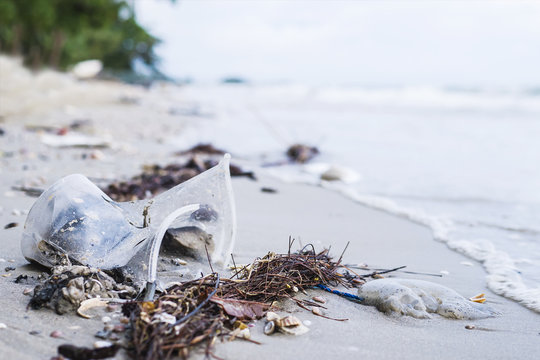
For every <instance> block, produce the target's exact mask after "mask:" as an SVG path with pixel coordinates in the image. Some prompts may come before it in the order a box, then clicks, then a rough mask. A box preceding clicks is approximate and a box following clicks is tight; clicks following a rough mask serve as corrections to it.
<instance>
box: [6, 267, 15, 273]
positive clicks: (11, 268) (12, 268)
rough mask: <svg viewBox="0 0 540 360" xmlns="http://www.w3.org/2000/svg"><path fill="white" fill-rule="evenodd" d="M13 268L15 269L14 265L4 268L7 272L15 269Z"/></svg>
mask: <svg viewBox="0 0 540 360" xmlns="http://www.w3.org/2000/svg"><path fill="white" fill-rule="evenodd" d="M13 270H15V267H13V266H7V267H6V268H5V269H4V271H6V272H9V271H13Z"/></svg>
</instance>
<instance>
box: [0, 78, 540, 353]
mask: <svg viewBox="0 0 540 360" xmlns="http://www.w3.org/2000/svg"><path fill="white" fill-rule="evenodd" d="M112 87H113V90H114V86H112ZM112 93H115V92H114V91H113V92H112ZM134 93H136V94H138V95H137V96H141V97H144V96H145V93H144V91H140V90H134ZM3 94H4V95H5V93H3ZM116 94H117V95H118V94H119V93H118V92H117V93H116ZM0 95H2V94H0ZM4 95H2V96H4ZM111 96H112V95H111ZM115 96H116V95H115ZM4 99H5V97H4ZM0 100H1V99H0ZM113 100H114V99H113ZM59 101H60V103H61V102H62V100H59ZM77 111H78V113H79V114H82V115H84V116H85V117H87V118H90V119H91V120H92V124H93V125H92V131H93V135H95V136H101V137H107V136H109V137H108V139H109V141H110V142H111V144H113V146H112V148H105V149H101V150H99V152H98V151H97V150H92V149H73V148H65V149H58V148H53V147H49V146H46V145H44V144H43V143H42V142H41V137H40V136H42V135H40V134H39V133H35V132H29V131H27V130H25V129H24V124H36V123H42V120H43V119H47V123H48V124H52V125H67V124H69V122H70V121H72V120H73V116H72V115H70V114H69V112H68V113H66V111H64V110H59V109H58V108H52V109H47V110H43V109H41V110H40V111H39V113H37V112H34V111H27V110H25V111H24V112H20V111H19V112H18V113H17V114H16V115H13V114H11V115H9V116H4V118H3V120H4V122H3V123H1V122H0V128H2V129H3V130H4V131H5V134H4V135H3V136H0V149H1V157H0V208H1V209H0V225H1V227H0V234H1V236H0V242H1V250H0V259H1V260H0V274H1V275H2V276H1V277H0V294H1V296H0V308H1V309H2V310H1V311H0V323H2V324H5V328H2V329H0V358H2V359H36V358H37V359H49V358H51V357H52V356H54V355H56V348H57V346H58V345H60V344H63V343H73V344H77V345H81V346H82V345H84V346H92V344H93V343H94V342H95V341H96V340H98V339H96V338H95V337H94V334H95V333H96V332H97V331H98V330H101V329H102V328H103V323H102V321H101V319H100V318H93V319H83V318H81V317H78V316H76V315H63V316H59V315H57V314H55V313H54V312H52V311H50V310H47V309H43V310H39V311H34V310H27V308H26V307H27V304H28V301H29V297H28V296H25V295H23V291H24V289H27V288H32V287H33V286H32V284H30V283H29V284H25V283H24V282H23V283H21V284H16V283H14V282H13V280H14V279H15V278H16V277H17V276H18V275H20V274H27V275H29V277H31V276H34V277H36V276H37V275H38V274H40V273H41V272H42V271H45V269H43V268H38V267H36V266H33V265H29V264H28V262H27V261H26V260H25V259H24V258H23V257H22V254H21V252H20V239H21V233H22V229H23V224H24V221H25V213H26V212H27V211H28V210H29V209H30V207H31V205H32V203H33V201H34V198H32V197H29V196H26V195H25V194H24V193H21V192H18V191H13V190H12V189H11V187H12V186H19V185H23V184H24V185H27V186H34V187H40V188H44V187H46V186H47V185H49V184H51V183H52V182H54V180H56V179H58V178H60V177H61V176H63V175H67V174H70V173H76V172H78V173H83V174H85V175H87V176H89V177H91V178H93V179H97V180H99V179H104V178H105V179H113V178H120V177H127V176H130V175H133V174H135V173H137V172H138V171H139V169H140V166H141V165H142V164H145V163H155V162H158V163H167V162H169V161H172V160H173V159H174V157H173V156H172V155H171V154H172V151H171V150H172V149H171V148H170V147H167V146H165V145H163V138H164V137H166V136H167V135H171V134H174V133H177V132H179V131H182V127H183V122H185V121H190V119H189V118H188V117H185V116H184V117H182V118H179V117H174V116H173V115H171V114H168V113H166V112H153V111H152V109H150V108H148V107H147V105H144V104H142V105H141V104H139V105H137V104H131V105H126V104H125V103H120V102H119V101H118V100H117V98H116V101H108V102H102V101H101V100H100V101H95V102H93V103H90V104H82V105H81V104H79V105H78V110H77ZM149 119H151V121H150V120H149ZM196 120H197V119H191V121H196ZM135 125H136V126H135ZM181 147H182V146H181V144H178V148H181ZM83 157H85V158H83ZM233 186H234V191H235V197H236V205H237V217H238V236H237V245H236V247H235V256H236V261H237V262H249V261H251V260H253V258H255V257H257V256H262V255H264V254H265V253H266V252H268V251H275V252H285V251H286V250H287V244H288V237H289V236H292V237H293V238H295V239H296V241H297V243H302V244H307V243H312V244H313V245H314V246H315V247H316V248H318V249H322V248H323V247H328V246H331V248H332V253H333V254H334V255H335V256H339V254H340V253H341V251H342V249H343V248H344V247H345V245H346V243H347V242H349V241H350V245H349V248H348V249H347V252H346V253H345V257H344V260H345V262H346V263H355V264H357V263H366V264H368V265H370V266H373V267H381V268H392V267H397V266H401V265H407V270H411V271H417V272H429V273H435V274H438V273H440V272H441V271H444V272H445V273H447V275H444V276H443V277H430V276H423V275H407V274H403V273H398V274H395V275H399V276H401V277H408V278H417V279H422V280H429V281H433V282H436V283H439V284H442V285H445V286H448V287H451V288H453V289H455V290H456V291H458V292H459V293H460V294H462V295H464V296H466V297H470V296H473V295H476V294H477V293H481V292H483V293H486V297H487V299H488V302H489V303H490V304H491V306H492V307H493V308H495V309H496V310H497V311H499V312H500V313H501V315H500V316H498V317H495V318H489V319H484V320H475V321H469V320H449V319H445V318H442V317H439V316H434V318H433V319H429V320H418V319H413V318H410V317H396V316H389V315H386V314H383V313H380V312H379V311H378V310H377V309H375V308H373V307H368V306H362V305H359V304H356V303H352V302H349V301H347V300H345V299H343V298H339V297H336V296H334V295H332V294H328V293H323V292H322V291H319V290H311V291H310V293H311V294H317V295H322V296H324V297H325V298H326V299H327V304H326V306H327V308H328V309H327V310H326V314H327V315H329V316H332V317H336V318H348V319H349V320H348V321H345V322H337V321H332V320H327V319H323V318H320V317H316V316H314V315H312V314H311V313H308V312H307V311H305V310H302V309H300V308H297V307H292V306H288V305H287V304H286V308H287V309H288V310H289V311H292V312H294V313H295V315H296V316H297V317H299V318H300V319H301V320H303V321H307V322H308V324H309V328H310V332H309V333H307V334H306V335H303V336H299V337H290V336H285V335H280V334H277V335H273V336H265V335H264V334H263V333H262V325H263V324H262V322H259V323H258V324H257V325H256V327H255V328H254V329H253V331H252V338H253V339H255V340H257V341H260V342H261V343H262V345H255V344H251V343H246V342H242V341H235V342H231V343H224V344H221V343H219V344H216V346H215V354H216V355H218V356H220V357H223V358H228V359H253V358H257V359H274V358H287V359H288V358H298V359H330V358H343V359H357V358H368V359H396V358H399V359H413V358H414V359H433V358H438V359H455V358H489V359H509V358H517V357H519V358H521V359H536V358H537V356H538V353H540V314H537V313H534V312H532V311H530V310H527V309H525V308H524V307H522V306H520V305H518V304H517V303H515V302H513V301H510V300H507V299H505V298H502V297H500V296H497V295H495V294H494V293H492V292H491V291H489V290H488V289H487V288H486V286H485V280H484V279H485V273H484V271H483V270H482V267H481V264H479V263H476V262H474V261H472V260H470V259H467V258H465V257H464V256H462V255H460V254H457V253H455V252H453V251H451V250H449V249H448V248H447V247H446V246H445V245H444V244H441V243H438V242H436V241H434V240H433V237H432V235H431V233H430V231H429V229H427V228H425V227H422V226H420V225H417V224H414V223H412V222H410V221H408V220H405V219H401V218H398V217H395V216H392V215H389V214H386V213H383V212H380V211H377V210H373V209H370V208H367V207H364V206H361V205H359V204H357V203H354V202H353V201H351V200H349V199H347V198H345V197H343V196H342V195H339V194H338V193H335V192H331V191H329V190H325V189H323V188H320V187H315V186H307V185H295V184H285V183H282V182H279V181H277V180H275V179H272V178H270V177H268V176H264V175H259V180H258V181H252V180H248V179H234V180H233ZM262 187H271V188H274V189H276V190H277V193H265V192H261V190H260V189H261V188H262ZM11 222H16V223H18V226H17V227H14V228H11V229H3V227H4V225H6V224H8V223H11ZM8 266H13V267H15V268H16V269H15V270H13V271H9V272H8V271H4V269H5V268H6V267H8ZM4 275H9V276H4ZM111 316H112V315H111ZM466 325H475V326H476V329H475V330H467V329H466V328H465V326H466ZM54 330H59V331H61V332H62V333H63V338H52V337H50V336H49V334H50V333H51V332H52V331H54ZM32 332H38V333H35V334H34V335H32V334H31V333H32ZM124 357H125V354H124V353H119V355H118V356H117V358H124ZM196 357H200V355H198V356H196Z"/></svg>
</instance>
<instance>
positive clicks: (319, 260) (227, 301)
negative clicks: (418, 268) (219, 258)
mask: <svg viewBox="0 0 540 360" xmlns="http://www.w3.org/2000/svg"><path fill="white" fill-rule="evenodd" d="M289 244H290V246H291V245H292V241H290V242H289ZM289 249H290V247H289ZM340 261H341V258H340V259H339V260H338V261H337V262H336V261H333V260H332V258H331V257H330V256H329V255H328V250H323V251H321V252H318V253H317V252H315V250H314V248H313V247H312V246H311V245H310V246H307V247H304V248H303V249H302V250H300V251H299V252H296V253H292V252H291V251H290V250H289V252H288V253H286V254H275V253H268V254H267V255H266V256H264V257H262V258H258V259H256V260H255V261H254V262H253V263H251V264H249V265H243V266H236V265H234V266H233V267H232V271H233V273H232V275H231V277H230V278H223V277H220V276H219V274H218V273H212V274H210V275H207V276H203V277H201V278H199V279H196V280H192V281H188V282H183V283H180V284H176V285H173V286H172V287H170V288H168V289H166V290H165V291H164V292H163V293H162V294H161V295H159V296H158V297H157V298H156V299H155V300H153V301H143V302H136V303H126V304H124V305H123V312H124V315H126V316H128V317H129V318H130V320H131V328H132V333H131V339H132V344H133V347H134V357H135V358H145V359H168V358H171V357H173V356H180V357H182V358H187V357H188V356H189V354H190V352H191V350H192V349H193V348H194V347H195V346H198V345H200V346H202V345H204V348H205V354H206V355H207V356H214V355H213V352H212V347H213V344H214V343H215V342H216V341H217V340H234V339H242V340H245V341H250V342H256V341H255V340H253V337H252V335H251V333H250V331H249V326H247V324H246V322H250V321H254V320H258V319H262V318H263V317H266V324H265V329H264V333H265V334H267V335H270V334H272V333H273V332H274V331H276V330H277V331H279V332H281V333H283V334H287V335H302V334H304V333H306V332H307V331H308V330H309V329H308V328H307V327H306V326H305V325H304V324H303V323H302V321H301V320H299V319H298V318H297V317H295V316H292V315H283V316H280V315H278V314H276V313H275V312H274V311H269V310H270V309H273V308H278V307H279V301H283V300H291V301H293V302H294V303H296V304H297V305H298V306H300V307H301V308H304V309H306V310H309V311H312V310H311V309H310V308H308V306H314V305H317V303H315V302H313V301H311V300H309V299H300V298H298V297H297V296H296V295H297V294H299V293H303V292H305V290H306V289H311V288H313V287H315V286H316V285H318V284H321V283H324V284H328V285H331V286H339V285H343V286H347V287H351V286H352V285H351V283H350V281H349V280H347V279H346V277H344V276H342V275H341V274H340V273H339V272H338V270H339V269H340ZM295 288H296V291H295ZM319 305H320V304H319ZM321 315H322V314H321ZM322 316H323V317H324V315H322ZM341 320H343V319H341Z"/></svg>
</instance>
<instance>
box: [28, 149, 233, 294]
mask: <svg viewBox="0 0 540 360" xmlns="http://www.w3.org/2000/svg"><path fill="white" fill-rule="evenodd" d="M229 159H230V156H229V155H225V156H224V158H223V160H222V161H220V162H219V164H217V165H216V166H214V167H213V168H211V169H209V170H207V171H205V172H203V173H201V174H200V175H198V176H196V177H194V178H193V179H190V180H189V181H186V182H184V183H182V184H180V185H177V186H176V187H174V188H172V189H170V190H168V191H167V192H164V193H162V194H160V195H158V196H156V197H154V198H152V199H149V200H140V201H130V202H115V201H114V200H112V199H111V198H110V197H108V196H107V195H106V194H105V193H103V191H101V190H100V189H99V188H98V187H97V186H96V185H94V184H93V183H92V182H90V181H89V180H88V179H87V178H86V177H84V176H82V175H69V176H67V177H65V178H62V179H60V180H58V181H57V182H56V183H54V184H53V185H52V186H51V187H50V188H49V189H47V190H46V191H45V192H44V193H43V194H41V196H40V197H39V198H38V199H37V200H36V202H35V203H34V205H33V206H32V209H31V210H30V212H29V214H28V217H27V219H26V224H25V228H24V231H23V238H22V242H21V249H22V252H23V255H24V256H25V258H26V259H28V260H30V261H34V262H37V263H40V264H42V265H44V266H47V267H53V266H59V265H64V266H71V265H85V266H88V267H90V268H96V269H101V270H113V269H120V272H122V276H124V277H126V278H131V279H133V282H134V286H136V287H142V286H144V285H145V284H146V288H147V290H148V291H147V295H146V296H147V297H148V298H152V296H153V291H155V288H156V286H157V285H158V284H157V272H158V257H159V254H160V249H161V244H162V241H163V239H164V237H165V234H166V233H167V231H168V230H170V229H173V230H170V231H169V233H168V235H167V240H165V243H166V244H167V245H168V246H167V249H170V248H174V246H172V245H171V243H172V244H174V245H177V246H176V248H175V249H174V250H175V251H173V256H174V258H178V257H179V256H181V257H183V260H185V261H188V262H191V263H192V266H191V268H193V269H196V267H202V266H203V265H205V264H203V263H202V262H201V261H200V259H203V258H204V262H206V258H207V257H206V256H204V257H203V256H202V255H201V256H195V257H194V256H193V253H194V252H195V253H197V251H198V252H203V251H204V253H205V254H206V252H208V253H209V254H208V258H210V260H211V263H213V264H216V265H218V264H220V266H223V265H224V262H225V260H226V259H228V258H229V257H230V255H231V253H232V249H233V246H234V235H235V227H236V219H235V208H234V199H233V195H232V186H231V184H230V174H229ZM197 241H199V242H202V243H197ZM179 248H180V249H184V250H185V249H186V248H187V249H189V250H191V253H186V252H182V251H181V250H179ZM198 255H200V254H198ZM205 266H206V265H205ZM78 270H79V269H78ZM55 275H58V274H55ZM53 276H54V275H53ZM67 277H68V278H69V279H70V280H71V277H72V275H71V274H69V273H68V275H67ZM55 281H56V280H55V279H51V281H50V283H51V286H53V287H54V286H56V285H54V284H55Z"/></svg>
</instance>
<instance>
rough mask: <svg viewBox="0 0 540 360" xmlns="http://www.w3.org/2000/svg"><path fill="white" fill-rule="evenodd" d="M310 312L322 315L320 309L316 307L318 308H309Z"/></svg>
mask: <svg viewBox="0 0 540 360" xmlns="http://www.w3.org/2000/svg"><path fill="white" fill-rule="evenodd" d="M311 312H312V313H313V314H315V315H322V314H323V313H322V310H321V308H320V307H318V306H313V307H312V308H311Z"/></svg>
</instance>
